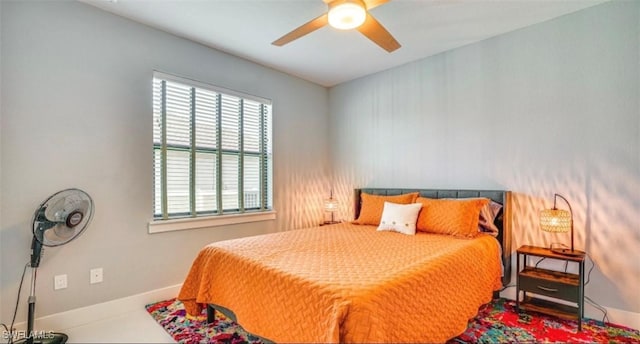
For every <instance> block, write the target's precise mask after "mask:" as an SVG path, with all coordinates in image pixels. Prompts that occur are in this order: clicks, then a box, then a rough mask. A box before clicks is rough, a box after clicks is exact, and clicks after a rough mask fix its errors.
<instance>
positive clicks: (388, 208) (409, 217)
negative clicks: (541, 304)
mask: <svg viewBox="0 0 640 344" xmlns="http://www.w3.org/2000/svg"><path fill="white" fill-rule="evenodd" d="M421 208H422V203H411V204H396V203H391V202H384V209H383V210H382V218H381V219H380V226H378V230H379V231H395V232H400V233H402V234H407V235H414V234H416V221H418V213H420V209H421Z"/></svg>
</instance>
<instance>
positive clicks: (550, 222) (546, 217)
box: [540, 209, 571, 233]
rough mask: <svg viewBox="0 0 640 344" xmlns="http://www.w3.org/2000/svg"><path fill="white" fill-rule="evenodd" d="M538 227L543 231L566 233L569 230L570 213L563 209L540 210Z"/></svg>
mask: <svg viewBox="0 0 640 344" xmlns="http://www.w3.org/2000/svg"><path fill="white" fill-rule="evenodd" d="M540 228H541V229H542V230H543V231H545V232H556V233H566V232H568V231H570V230H571V213H570V212H568V211H566V210H563V209H545V210H542V211H540Z"/></svg>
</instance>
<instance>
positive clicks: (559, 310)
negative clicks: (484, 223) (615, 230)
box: [516, 245, 585, 331]
mask: <svg viewBox="0 0 640 344" xmlns="http://www.w3.org/2000/svg"><path fill="white" fill-rule="evenodd" d="M520 256H522V257H523V258H524V259H521V257H520ZM528 256H535V257H541V258H548V259H557V260H562V261H565V262H575V263H578V266H579V269H578V270H579V272H578V274H572V273H567V272H561V271H553V270H548V269H543V268H537V267H535V266H534V265H529V262H528V259H527V257H528ZM584 258H585V257H584V256H577V257H573V256H565V255H561V254H557V253H553V252H551V250H550V249H548V248H545V247H536V246H527V245H525V246H522V247H520V248H519V249H518V250H517V265H516V269H517V272H518V278H517V284H516V311H518V312H520V309H521V308H522V309H524V310H530V311H535V312H540V313H545V314H549V315H553V316H556V317H558V318H562V319H570V320H574V319H575V320H578V331H581V330H582V318H583V317H584V260H585V259H584ZM520 262H522V265H520ZM520 291H522V292H523V296H522V302H520ZM527 293H533V294H537V295H544V296H547V297H551V298H554V299H558V300H564V301H569V302H574V303H575V304H576V307H573V306H568V305H565V304H561V303H556V302H553V301H549V300H543V299H540V298H535V297H531V296H529V295H527Z"/></svg>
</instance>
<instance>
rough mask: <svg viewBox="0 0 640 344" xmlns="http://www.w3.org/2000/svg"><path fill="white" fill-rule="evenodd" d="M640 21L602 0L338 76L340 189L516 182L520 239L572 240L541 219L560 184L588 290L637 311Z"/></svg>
mask: <svg viewBox="0 0 640 344" xmlns="http://www.w3.org/2000/svg"><path fill="white" fill-rule="evenodd" d="M639 20H640V2H637V1H635V2H632V1H616V2H613V3H606V4H603V5H599V6H596V7H593V8H590V9H586V10H583V11H579V12H576V13H574V14H570V15H566V16H563V17H560V18H558V19H556V20H552V21H549V22H545V23H541V24H538V25H535V26H531V27H528V28H524V29H521V30H518V31H515V32H512V33H509V34H505V35H501V36H498V37H495V38H492V39H489V40H485V41H482V42H479V43H477V44H473V45H469V46H466V47H463V48H460V49H456V50H452V51H449V52H446V53H443V54H439V55H436V56H433V57H430V58H426V59H423V60H420V61H417V62H414V63H410V64H407V65H404V66H401V67H398V68H394V69H391V70H388V71H385V72H381V73H378V74H375V75H371V76H367V77H364V78H361V79H358V80H355V81H352V82H348V83H345V84H341V85H338V86H336V87H333V88H332V89H330V92H329V99H330V107H329V109H330V121H331V124H330V133H331V144H332V151H331V157H332V161H333V166H334V170H333V179H334V184H336V185H337V188H338V190H339V196H340V198H341V199H342V201H347V202H348V201H349V200H350V198H351V197H352V191H351V190H352V188H353V187H362V186H371V187H374V186H378V187H433V188H470V189H474V188H496V189H508V190H513V191H515V197H514V205H515V213H514V226H513V228H514V231H515V233H514V234H515V235H514V245H513V248H514V250H515V249H516V248H517V247H519V246H520V245H523V244H533V245H542V246H546V245H549V244H550V243H552V242H561V243H565V244H568V243H569V236H568V235H560V234H555V235H554V234H548V233H543V232H542V231H541V230H539V227H538V218H537V217H538V212H539V210H541V209H543V208H545V207H551V206H552V202H553V194H554V193H560V194H562V195H564V196H565V197H566V198H568V199H569V200H570V202H571V205H572V207H573V209H574V213H575V214H574V215H575V230H576V246H577V248H579V249H585V250H586V251H587V252H588V253H589V255H590V257H591V258H592V259H593V261H594V262H595V264H596V266H595V269H594V271H593V273H592V275H591V282H590V283H589V284H588V285H587V287H586V294H587V296H589V297H591V298H592V299H594V300H595V301H596V302H598V303H600V304H602V305H604V306H609V307H614V308H619V309H623V310H629V311H633V312H640V299H639V298H638V294H637V290H638V289H637V288H638V285H640V260H638V259H636V258H637V257H638V253H637V252H638V251H639V250H640V106H639V103H638V102H639V99H640V96H639V93H640V87H639V80H640V68H639V61H640V56H639V50H640V45H639V37H640V32H639ZM561 206H564V205H561ZM342 216H343V217H348V216H350V214H349V212H345V213H344V214H342ZM590 266H591V263H590V262H589V263H588V265H587V267H590ZM514 281H515V280H514Z"/></svg>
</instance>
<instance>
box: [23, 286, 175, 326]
mask: <svg viewBox="0 0 640 344" xmlns="http://www.w3.org/2000/svg"><path fill="white" fill-rule="evenodd" d="M181 286H182V284H177V285H173V286H170V287H165V288H160V289H156V290H152V291H148V292H146V293H141V294H136V295H132V296H127V297H123V298H121V299H115V300H111V301H107V302H103V303H98V304H95V305H91V306H86V307H81V308H76V309H72V310H69V311H66V312H61V313H56V314H51V315H47V316H44V317H41V318H37V319H36V320H35V325H34V329H36V330H37V329H47V330H51V331H62V330H66V329H70V328H73V327H77V326H82V325H86V324H89V323H92V322H96V321H100V320H104V319H108V318H112V317H116V316H119V315H122V314H125V313H128V312H131V311H135V310H141V309H143V307H144V306H145V305H148V304H150V303H153V302H158V301H161V300H167V299H170V298H173V297H176V296H177V295H178V293H179V292H180V287H181ZM14 327H15V328H16V330H18V331H21V330H25V329H26V327H27V323H26V321H25V322H21V323H18V324H16V325H15V326H14Z"/></svg>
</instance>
